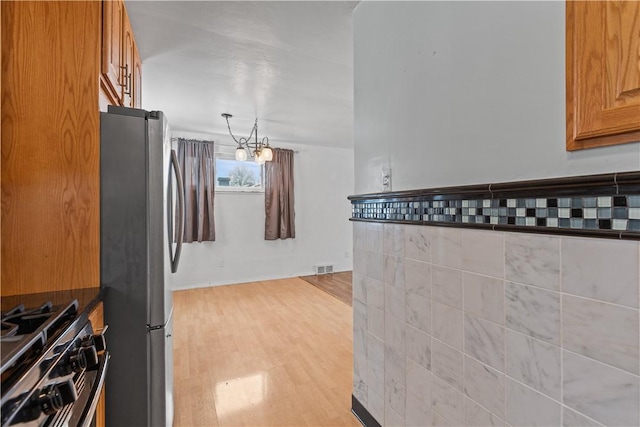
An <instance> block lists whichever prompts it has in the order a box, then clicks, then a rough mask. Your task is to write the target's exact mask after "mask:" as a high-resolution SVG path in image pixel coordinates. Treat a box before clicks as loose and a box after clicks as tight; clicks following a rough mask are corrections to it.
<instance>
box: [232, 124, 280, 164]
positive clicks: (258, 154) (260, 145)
mask: <svg viewBox="0 0 640 427" xmlns="http://www.w3.org/2000/svg"><path fill="white" fill-rule="evenodd" d="M222 117H224V118H225V120H226V121H227V128H228V129H229V135H231V138H233V140H234V141H235V142H236V144H238V147H237V148H236V160H237V161H239V162H244V161H245V160H247V158H248V156H247V153H248V155H249V156H251V157H252V158H253V160H254V161H255V162H256V163H258V164H261V165H262V164H264V162H270V161H271V160H273V151H272V150H271V147H270V146H269V138H267V137H266V136H265V137H263V138H262V139H261V140H259V141H258V119H256V122H255V123H254V124H253V128H252V129H251V133H250V134H249V136H248V137H247V138H236V137H235V136H233V133H232V132H231V126H230V125H229V119H230V118H231V117H233V116H232V115H231V114H229V113H222ZM252 137H253V138H254V139H253V141H252V140H251V138H252Z"/></svg>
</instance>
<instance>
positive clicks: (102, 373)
mask: <svg viewBox="0 0 640 427" xmlns="http://www.w3.org/2000/svg"><path fill="white" fill-rule="evenodd" d="M110 358H111V355H110V354H109V352H108V351H105V352H104V353H103V354H102V355H101V356H100V359H101V360H100V365H99V366H98V375H97V376H96V380H95V381H94V383H93V388H92V389H91V394H90V395H89V402H90V403H89V404H88V405H87V406H86V407H85V410H84V412H83V413H82V417H81V418H80V422H79V423H78V426H80V427H89V426H90V425H91V423H92V422H93V416H94V414H95V413H96V407H97V406H98V400H99V399H100V393H101V392H102V388H103V386H104V379H105V377H106V376H107V367H108V366H109V359H110Z"/></svg>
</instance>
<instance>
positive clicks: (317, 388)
mask: <svg viewBox="0 0 640 427" xmlns="http://www.w3.org/2000/svg"><path fill="white" fill-rule="evenodd" d="M174 307H175V308H174V313H175V323H174V333H173V336H174V338H175V341H174V357H175V360H174V366H175V373H174V375H175V388H174V399H175V425H176V426H205V425H206V426H232V425H233V426H305V425H307V426H310V425H313V426H359V425H360V424H359V423H358V421H357V420H356V418H355V417H354V416H353V415H352V414H351V411H350V408H351V384H352V382H351V377H352V314H351V313H352V311H351V307H349V306H347V305H346V304H343V303H342V302H341V301H339V300H337V299H335V298H333V297H332V296H330V295H328V294H326V293H325V292H323V291H321V290H319V289H317V288H315V287H314V286H312V285H310V284H309V283H307V282H305V281H304V280H302V279H300V278H292V279H283V280H273V281H265V282H256V283H248V284H241V285H231V286H218V287H211V288H202V289H194V290H187V291H179V292H176V293H175V294H174Z"/></svg>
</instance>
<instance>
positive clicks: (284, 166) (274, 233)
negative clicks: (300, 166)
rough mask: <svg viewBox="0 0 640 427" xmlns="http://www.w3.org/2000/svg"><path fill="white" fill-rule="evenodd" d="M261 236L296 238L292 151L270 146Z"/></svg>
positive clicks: (269, 238)
mask: <svg viewBox="0 0 640 427" xmlns="http://www.w3.org/2000/svg"><path fill="white" fill-rule="evenodd" d="M264 210H265V222H264V239H265V240H276V239H290V238H291V239H293V238H295V237H296V225H295V216H296V215H295V210H294V203H293V151H291V150H283V149H281V148H275V149H273V160H272V161H270V162H265V191H264Z"/></svg>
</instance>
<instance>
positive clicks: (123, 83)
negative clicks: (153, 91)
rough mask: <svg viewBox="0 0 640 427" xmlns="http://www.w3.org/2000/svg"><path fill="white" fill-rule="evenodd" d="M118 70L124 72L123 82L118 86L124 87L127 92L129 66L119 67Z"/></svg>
mask: <svg viewBox="0 0 640 427" xmlns="http://www.w3.org/2000/svg"><path fill="white" fill-rule="evenodd" d="M120 69H123V70H124V75H123V78H122V80H123V82H122V83H120V86H124V90H125V91H126V90H127V76H128V75H129V64H125V65H121V66H120Z"/></svg>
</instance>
